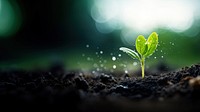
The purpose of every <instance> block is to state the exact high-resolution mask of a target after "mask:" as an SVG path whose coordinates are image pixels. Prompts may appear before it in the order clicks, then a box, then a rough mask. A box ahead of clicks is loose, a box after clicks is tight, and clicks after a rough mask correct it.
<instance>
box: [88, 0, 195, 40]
mask: <svg viewBox="0 0 200 112" xmlns="http://www.w3.org/2000/svg"><path fill="white" fill-rule="evenodd" d="M198 3H199V2H198V1H195V0H190V1H189V0H94V1H93V6H92V8H91V17H92V18H93V19H94V20H95V22H96V28H97V30H98V31H99V32H101V33H110V32H112V31H114V30H115V29H121V31H122V34H121V35H122V36H121V37H122V40H123V41H124V42H125V43H127V42H129V40H130V39H129V38H130V37H131V38H133V37H136V36H137V34H140V33H142V34H146V35H147V34H149V33H150V32H152V31H153V30H155V29H159V28H164V29H167V30H171V31H174V32H177V33H180V32H184V31H186V30H188V29H189V28H191V27H192V25H193V23H194V21H195V20H196V19H197V18H199V13H197V11H198V8H197V7H198V5H197V4H198ZM130 32H137V33H130ZM124 33H126V35H125V36H124ZM195 33H196V32H195ZM130 34H131V35H130ZM134 34H135V35H134Z"/></svg>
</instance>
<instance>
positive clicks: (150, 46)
mask: <svg viewBox="0 0 200 112" xmlns="http://www.w3.org/2000/svg"><path fill="white" fill-rule="evenodd" d="M135 45H136V50H137V52H138V53H139V54H140V55H138V53H137V52H135V51H134V50H131V49H129V48H126V47H120V48H119V50H121V51H123V52H125V53H127V54H128V55H129V56H131V57H132V58H133V59H138V60H139V61H140V64H141V68H142V78H144V69H145V58H147V57H149V56H151V55H152V54H153V53H154V51H155V50H156V48H157V45H158V34H157V33H156V32H153V33H151V35H150V36H149V37H148V40H146V39H145V37H144V36H143V35H139V36H138V37H137V39H136V41H135Z"/></svg>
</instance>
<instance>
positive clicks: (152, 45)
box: [145, 32, 158, 57]
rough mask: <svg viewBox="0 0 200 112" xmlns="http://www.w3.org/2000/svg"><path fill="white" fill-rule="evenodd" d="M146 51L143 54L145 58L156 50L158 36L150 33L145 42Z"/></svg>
mask: <svg viewBox="0 0 200 112" xmlns="http://www.w3.org/2000/svg"><path fill="white" fill-rule="evenodd" d="M146 44H147V46H148V51H147V52H146V54H145V57H149V56H151V55H152V54H153V53H154V51H155V50H156V48H157V45H158V34H157V33H156V32H153V33H151V35H150V36H149V37H148V40H147V43H146Z"/></svg>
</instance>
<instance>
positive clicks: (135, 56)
mask: <svg viewBox="0 0 200 112" xmlns="http://www.w3.org/2000/svg"><path fill="white" fill-rule="evenodd" d="M119 50H121V51H123V52H125V53H127V54H128V55H129V56H131V57H132V58H133V59H138V60H140V57H139V55H138V53H137V52H135V51H133V50H131V49H129V48H126V47H120V48H119Z"/></svg>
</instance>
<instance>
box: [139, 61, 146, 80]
mask: <svg viewBox="0 0 200 112" xmlns="http://www.w3.org/2000/svg"><path fill="white" fill-rule="evenodd" d="M140 63H141V68H142V78H144V68H145V64H144V63H145V58H142V59H141V60H140Z"/></svg>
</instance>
